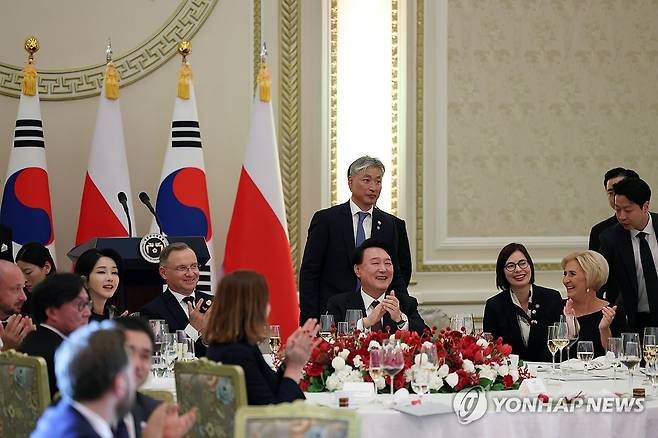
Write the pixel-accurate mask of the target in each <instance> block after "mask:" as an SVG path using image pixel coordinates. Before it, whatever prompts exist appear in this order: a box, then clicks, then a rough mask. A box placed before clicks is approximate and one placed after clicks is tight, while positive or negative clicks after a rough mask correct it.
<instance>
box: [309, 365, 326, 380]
mask: <svg viewBox="0 0 658 438" xmlns="http://www.w3.org/2000/svg"><path fill="white" fill-rule="evenodd" d="M322 371H323V368H322V366H321V365H318V364H317V363H311V364H309V365H308V366H307V367H306V375H307V376H309V377H318V376H320V375H321V374H322Z"/></svg>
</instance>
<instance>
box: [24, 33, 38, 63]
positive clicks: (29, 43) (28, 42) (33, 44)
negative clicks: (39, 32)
mask: <svg viewBox="0 0 658 438" xmlns="http://www.w3.org/2000/svg"><path fill="white" fill-rule="evenodd" d="M23 47H24V48H25V51H26V52H27V53H28V54H29V55H28V60H29V61H32V60H33V59H34V54H35V53H36V52H38V51H39V40H38V39H37V37H35V36H34V35H32V36H29V37H27V38H25V44H24V45H23Z"/></svg>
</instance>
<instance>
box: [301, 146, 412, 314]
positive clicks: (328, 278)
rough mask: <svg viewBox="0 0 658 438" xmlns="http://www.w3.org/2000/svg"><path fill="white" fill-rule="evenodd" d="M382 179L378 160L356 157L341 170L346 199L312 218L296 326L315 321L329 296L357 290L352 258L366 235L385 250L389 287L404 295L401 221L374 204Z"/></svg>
mask: <svg viewBox="0 0 658 438" xmlns="http://www.w3.org/2000/svg"><path fill="white" fill-rule="evenodd" d="M383 176H384V165H383V164H382V162H381V161H379V160H378V159H376V158H371V157H368V156H365V157H361V158H359V159H357V160H356V161H355V162H353V163H352V164H351V165H350V167H349V169H348V171H347V183H348V186H349V188H350V191H351V192H352V197H351V198H350V200H349V201H348V202H346V203H344V204H340V205H336V206H334V207H331V208H327V209H325V210H320V211H318V212H316V213H315V214H314V215H313V218H312V219H311V224H310V225H309V228H308V237H307V239H306V247H305V248H304V257H303V259H302V265H301V269H300V282H299V298H300V324H301V323H304V321H306V320H307V319H308V318H319V316H320V314H321V313H324V312H325V310H326V303H327V300H328V299H329V298H330V297H331V296H333V295H336V294H339V293H343V292H354V291H356V290H358V282H357V278H356V276H355V275H354V269H353V266H352V254H353V253H354V249H355V248H356V247H357V246H359V245H361V243H362V242H363V241H364V240H365V239H368V238H370V237H373V238H377V239H379V240H381V241H383V242H384V243H385V244H386V245H387V247H389V248H390V251H391V252H390V255H391V260H392V262H393V266H394V268H395V269H394V278H393V280H392V283H393V288H394V289H395V290H396V291H397V292H398V295H399V294H400V293H406V291H407V287H408V285H409V280H410V279H411V270H412V267H411V252H410V250H409V240H408V238H407V229H406V226H405V223H404V221H403V220H402V219H399V218H397V217H395V216H393V215H392V214H389V213H386V212H384V211H382V210H380V209H379V208H377V207H376V206H375V204H376V203H377V199H378V198H379V194H380V193H381V189H382V178H383Z"/></svg>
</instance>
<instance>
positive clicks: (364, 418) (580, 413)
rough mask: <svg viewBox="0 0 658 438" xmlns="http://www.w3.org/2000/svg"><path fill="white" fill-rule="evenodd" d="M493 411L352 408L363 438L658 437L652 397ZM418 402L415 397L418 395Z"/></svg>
mask: <svg viewBox="0 0 658 438" xmlns="http://www.w3.org/2000/svg"><path fill="white" fill-rule="evenodd" d="M592 373H593V374H597V375H599V374H601V375H608V376H611V373H610V371H603V372H602V371H593V372H592ZM537 374H538V376H539V377H542V378H544V379H546V382H547V389H548V395H550V396H553V397H555V398H557V397H558V396H559V395H561V394H566V395H570V396H574V395H576V394H578V392H580V391H583V393H585V394H597V393H601V392H602V391H609V392H618V393H627V392H628V391H629V385H628V380H627V379H626V374H625V373H621V372H618V373H617V380H612V379H601V380H569V381H565V382H558V381H554V380H549V379H547V378H548V373H546V372H539V373H537ZM570 376H571V377H570V378H573V379H579V378H581V377H582V376H583V374H582V373H577V374H571V375H570ZM633 386H635V387H640V386H643V387H645V388H646V391H647V394H652V390H651V389H650V386H649V385H648V382H647V381H646V379H645V378H644V376H643V375H642V374H640V373H638V372H636V376H635V379H634V385H633ZM145 388H147V389H168V390H170V391H172V392H173V393H174V394H175V383H174V379H173V378H158V379H150V380H149V381H148V382H147V384H146V385H145ZM487 396H488V399H489V403H488V406H489V409H488V411H487V413H486V414H485V415H484V416H483V417H482V418H481V419H479V420H477V421H475V422H473V423H471V424H468V425H462V424H460V423H459V422H458V421H457V416H456V415H455V414H454V413H453V411H452V408H451V406H452V400H453V397H454V395H453V394H429V395H425V396H424V397H423V402H424V403H440V404H443V405H444V406H445V407H446V409H445V410H446V411H448V412H447V413H444V414H437V415H430V416H425V417H418V416H415V415H410V414H405V413H402V412H399V411H396V410H394V409H391V408H390V403H391V397H390V395H381V394H380V395H377V396H375V398H374V399H373V400H371V401H368V402H365V403H360V404H358V405H356V406H355V405H354V403H353V404H352V406H351V407H349V408H347V409H354V410H355V411H356V412H357V413H358V415H359V418H360V421H361V425H360V427H361V436H363V437H369V436H379V437H383V436H394V437H409V438H412V437H413V438H416V437H451V438H452V437H455V436H464V434H469V436H472V437H492V438H501V437H505V438H512V437H519V438H525V437H532V438H542V437H554V438H564V437H579V438H589V437H594V438H605V437H621V436H625V437H628V438H641V437H655V436H658V399H657V398H656V397H654V396H651V395H649V396H648V397H647V398H646V399H645V408H644V411H643V412H639V413H634V412H614V413H595V412H589V413H588V412H586V411H585V409H584V408H580V409H576V410H575V411H574V412H566V413H565V412H558V413H547V412H540V413H537V412H534V413H532V412H531V413H524V412H517V413H508V412H495V410H494V403H493V402H492V399H493V398H498V399H500V398H509V397H516V396H521V394H520V392H519V391H498V392H489V393H487ZM306 397H307V402H308V403H313V404H320V405H324V406H337V395H336V394H334V393H307V394H306ZM412 398H415V396H413V395H412Z"/></svg>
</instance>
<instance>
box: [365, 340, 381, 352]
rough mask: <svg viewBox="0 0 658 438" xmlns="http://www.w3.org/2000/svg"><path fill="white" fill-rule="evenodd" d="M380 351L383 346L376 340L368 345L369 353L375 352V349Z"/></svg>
mask: <svg viewBox="0 0 658 438" xmlns="http://www.w3.org/2000/svg"><path fill="white" fill-rule="evenodd" d="M375 348H376V349H379V348H382V346H381V345H380V344H379V342H377V341H375V340H374V339H373V340H372V341H370V343H369V344H368V351H370V350H373V349H375Z"/></svg>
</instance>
